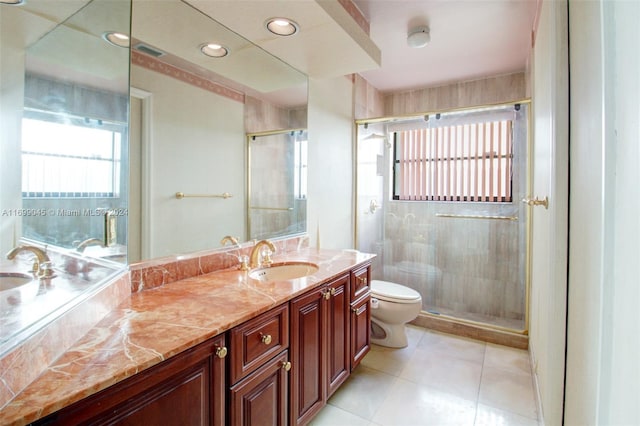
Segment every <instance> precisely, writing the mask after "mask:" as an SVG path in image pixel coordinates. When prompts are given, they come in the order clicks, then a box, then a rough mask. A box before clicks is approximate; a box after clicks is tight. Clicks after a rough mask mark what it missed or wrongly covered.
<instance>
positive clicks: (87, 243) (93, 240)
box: [76, 238, 106, 253]
mask: <svg viewBox="0 0 640 426" xmlns="http://www.w3.org/2000/svg"><path fill="white" fill-rule="evenodd" d="M88 246H100V247H106V245H105V244H104V241H102V240H100V239H98V238H87V239H86V240H84V241H83V242H81V243H80V244H78V246H77V247H76V250H77V251H79V252H80V253H82V252H83V251H84V249H86V248H87V247H88Z"/></svg>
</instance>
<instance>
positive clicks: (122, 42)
mask: <svg viewBox="0 0 640 426" xmlns="http://www.w3.org/2000/svg"><path fill="white" fill-rule="evenodd" d="M102 38H103V39H105V40H106V41H108V42H109V43H111V44H113V45H114V46H118V47H129V36H128V35H126V34H123V33H119V32H117V31H107V32H106V33H104V34H102Z"/></svg>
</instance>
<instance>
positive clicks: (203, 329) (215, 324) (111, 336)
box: [0, 249, 373, 425]
mask: <svg viewBox="0 0 640 426" xmlns="http://www.w3.org/2000/svg"><path fill="white" fill-rule="evenodd" d="M372 258H373V255H370V254H365V253H358V252H352V251H332V250H319V251H318V250H315V249H305V250H302V251H299V252H295V253H288V254H285V255H280V256H274V258H273V260H274V262H283V261H295V260H301V261H306V262H313V263H316V264H317V265H318V266H319V267H320V268H319V270H318V271H317V272H316V273H315V274H314V275H312V276H308V277H304V278H300V279H296V280H289V281H275V282H267V283H265V282H259V281H256V280H253V279H251V278H249V277H248V274H247V272H242V271H239V270H236V269H227V270H222V271H217V272H212V273H209V274H205V275H199V276H195V277H192V278H186V279H183V280H180V281H176V282H173V283H170V284H166V285H163V286H160V287H157V288H153V289H150V290H146V291H143V292H138V293H133V294H132V295H131V297H130V298H128V299H127V300H125V301H124V302H123V303H121V304H120V305H119V306H117V307H116V309H114V310H112V311H111V312H110V313H109V314H107V316H106V317H105V318H104V319H103V320H102V321H100V322H99V323H98V324H97V325H96V326H94V327H93V328H92V329H91V330H90V331H89V332H88V333H87V334H86V335H85V336H84V337H82V338H81V339H80V340H78V341H77V342H76V343H75V344H74V345H73V346H72V347H71V348H70V349H69V350H67V351H66V352H65V353H64V354H63V355H62V356H61V357H60V358H58V359H57V360H56V361H55V362H54V363H52V364H51V365H50V366H49V367H48V368H47V369H46V370H45V372H44V373H43V374H42V375H41V376H40V377H38V378H37V379H36V380H35V381H33V382H32V383H31V384H30V385H29V386H27V387H26V388H25V389H24V390H23V391H22V392H21V393H20V394H19V395H17V396H16V397H15V398H14V399H13V400H12V401H11V402H10V403H9V404H8V405H7V406H5V407H4V408H3V409H2V411H1V412H0V424H3V425H5V424H7V425H24V424H27V423H29V422H32V421H34V420H37V419H39V418H41V417H44V416H46V415H48V414H50V413H53V412H55V411H57V410H59V409H61V408H63V407H65V406H67V405H69V404H71V403H73V402H76V401H78V400H80V399H83V398H85V397H87V396H89V395H91V394H93V393H96V392H98V391H100V390H102V389H105V388H107V387H109V386H111V385H113V384H115V383H117V382H119V381H121V380H123V379H126V378H127V377H130V376H132V375H134V374H136V373H138V372H140V371H142V370H144V369H147V368H149V367H151V366H153V365H155V364H158V363H159V362H161V361H163V360H165V359H167V358H169V357H171V356H173V355H176V354H178V353H180V352H182V351H184V350H186V349H188V348H190V347H192V346H194V345H196V344H198V343H200V342H203V341H205V340H207V339H209V338H210V337H213V336H216V335H218V334H220V333H222V332H224V331H226V330H229V329H231V328H232V327H234V326H235V325H238V324H240V323H242V322H244V321H246V320H248V319H250V318H253V317H255V316H257V315H259V314H260V313H262V312H265V311H267V310H269V309H271V308H273V307H275V306H277V305H280V304H282V303H284V302H286V301H288V300H290V299H292V298H294V297H295V296H297V295H299V294H301V293H303V292H305V291H307V290H309V289H311V288H313V287H315V286H317V285H319V284H321V283H323V282H325V281H327V280H329V279H331V278H333V277H335V276H337V275H339V274H341V273H343V272H345V271H348V270H350V269H352V268H353V267H354V266H356V265H359V264H363V263H366V262H368V261H370V260H371V259H372Z"/></svg>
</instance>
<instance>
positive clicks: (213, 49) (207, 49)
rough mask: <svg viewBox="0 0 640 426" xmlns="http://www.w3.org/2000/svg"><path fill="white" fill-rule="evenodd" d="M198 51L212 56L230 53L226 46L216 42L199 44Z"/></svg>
mask: <svg viewBox="0 0 640 426" xmlns="http://www.w3.org/2000/svg"><path fill="white" fill-rule="evenodd" d="M200 51H201V52H202V53H203V54H205V55H207V56H210V57H212V58H224V57H225V56H227V55H228V54H229V53H230V50H229V48H228V47H224V46H223V45H221V44H218V43H205V44H203V45H201V46H200Z"/></svg>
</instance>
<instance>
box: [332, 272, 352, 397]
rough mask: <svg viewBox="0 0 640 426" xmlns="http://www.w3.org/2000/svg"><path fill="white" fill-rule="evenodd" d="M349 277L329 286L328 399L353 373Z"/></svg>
mask: <svg viewBox="0 0 640 426" xmlns="http://www.w3.org/2000/svg"><path fill="white" fill-rule="evenodd" d="M349 285H350V281H349V276H348V275H346V276H344V277H342V278H338V279H337V280H335V281H332V282H331V283H329V284H328V286H327V290H328V291H329V295H330V297H329V300H328V303H327V325H326V329H327V379H328V382H327V399H328V398H330V397H331V395H333V393H334V392H335V391H336V390H337V389H338V388H339V387H340V385H342V383H344V381H345V380H347V377H349V374H350V373H351V365H350V362H351V361H350V357H349V341H350V328H349V302H350V298H349Z"/></svg>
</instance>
